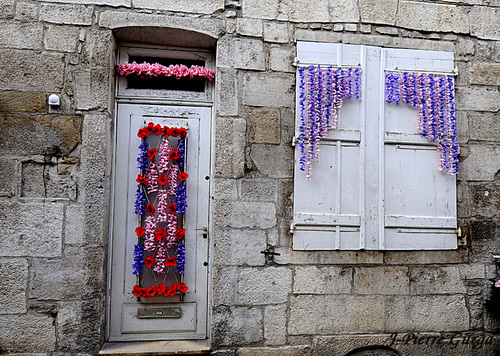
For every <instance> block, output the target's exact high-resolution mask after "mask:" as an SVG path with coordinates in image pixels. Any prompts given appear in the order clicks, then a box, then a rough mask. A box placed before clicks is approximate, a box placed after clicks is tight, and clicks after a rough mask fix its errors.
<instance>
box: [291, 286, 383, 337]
mask: <svg viewBox="0 0 500 356" xmlns="http://www.w3.org/2000/svg"><path fill="white" fill-rule="evenodd" d="M319 315H321V322H318V316H319ZM384 319H385V318H384V300H383V297H379V296H364V297H359V296H351V295H338V296H335V297H332V296H331V295H298V296H293V297H291V298H290V318H289V321H288V333H289V334H291V335H300V334H310V335H318V334H319V335H323V334H331V333H345V332H380V331H382V330H384Z"/></svg>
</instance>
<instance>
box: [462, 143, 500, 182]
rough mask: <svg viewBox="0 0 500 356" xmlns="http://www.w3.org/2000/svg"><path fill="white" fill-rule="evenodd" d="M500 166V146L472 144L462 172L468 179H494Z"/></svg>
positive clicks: (463, 163)
mask: <svg viewBox="0 0 500 356" xmlns="http://www.w3.org/2000/svg"><path fill="white" fill-rule="evenodd" d="M498 167H500V147H499V146H495V145H471V146H470V153H469V156H468V157H467V158H466V159H465V160H464V161H463V162H462V166H461V168H460V172H461V173H462V178H463V179H467V180H486V181H492V180H494V179H495V176H496V174H497V172H498Z"/></svg>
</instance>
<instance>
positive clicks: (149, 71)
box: [117, 62, 215, 80]
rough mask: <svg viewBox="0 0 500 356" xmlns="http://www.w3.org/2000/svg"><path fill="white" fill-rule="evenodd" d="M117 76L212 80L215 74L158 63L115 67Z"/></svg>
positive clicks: (203, 70)
mask: <svg viewBox="0 0 500 356" xmlns="http://www.w3.org/2000/svg"><path fill="white" fill-rule="evenodd" d="M117 71H118V74H120V75H123V76H130V75H136V76H138V77H141V78H143V79H151V78H154V77H175V78H177V79H181V78H183V77H189V78H190V79H203V78H206V79H208V80H213V79H214V78H215V72H214V71H212V70H210V69H207V68H205V67H200V66H195V65H193V66H191V67H190V68H188V67H186V66H185V65H183V64H181V65H178V64H176V65H169V66H168V67H166V66H164V65H161V64H158V63H153V64H150V63H146V62H144V63H141V64H139V63H136V62H132V63H128V62H126V63H124V64H119V65H118V66H117Z"/></svg>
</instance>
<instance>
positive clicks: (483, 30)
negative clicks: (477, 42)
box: [469, 6, 500, 40]
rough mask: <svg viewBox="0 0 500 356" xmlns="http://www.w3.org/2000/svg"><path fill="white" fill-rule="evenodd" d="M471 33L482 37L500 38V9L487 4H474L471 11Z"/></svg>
mask: <svg viewBox="0 0 500 356" xmlns="http://www.w3.org/2000/svg"><path fill="white" fill-rule="evenodd" d="M469 17H470V23H471V35H473V36H477V37H479V38H482V39H490V40H499V39H500V27H499V26H498V23H500V9H499V8H493V7H487V6H473V7H472V8H471V10H470V13H469Z"/></svg>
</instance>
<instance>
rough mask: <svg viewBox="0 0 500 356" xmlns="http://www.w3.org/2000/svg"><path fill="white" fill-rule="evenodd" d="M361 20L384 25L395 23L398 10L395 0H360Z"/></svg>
mask: <svg viewBox="0 0 500 356" xmlns="http://www.w3.org/2000/svg"><path fill="white" fill-rule="evenodd" d="M359 7H360V13H361V21H362V22H369V23H377V24H384V25H395V24H396V15H397V11H398V1H397V0H376V1H373V0H361V1H360V2H359Z"/></svg>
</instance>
